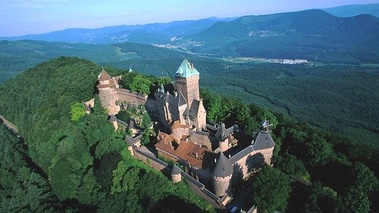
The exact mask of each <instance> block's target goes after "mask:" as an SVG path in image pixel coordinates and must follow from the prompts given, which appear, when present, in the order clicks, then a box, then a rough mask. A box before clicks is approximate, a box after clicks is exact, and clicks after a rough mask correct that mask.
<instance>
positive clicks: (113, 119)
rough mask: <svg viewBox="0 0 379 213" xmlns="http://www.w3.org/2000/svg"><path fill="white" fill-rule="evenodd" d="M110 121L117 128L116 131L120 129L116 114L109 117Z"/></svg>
mask: <svg viewBox="0 0 379 213" xmlns="http://www.w3.org/2000/svg"><path fill="white" fill-rule="evenodd" d="M109 122H110V123H112V125H113V127H114V129H115V131H116V130H117V129H118V123H117V118H116V116H114V115H111V116H110V117H109Z"/></svg>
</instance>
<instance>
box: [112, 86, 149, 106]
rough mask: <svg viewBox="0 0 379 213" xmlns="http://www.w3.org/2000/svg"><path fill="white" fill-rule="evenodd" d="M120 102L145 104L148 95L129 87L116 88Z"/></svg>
mask: <svg viewBox="0 0 379 213" xmlns="http://www.w3.org/2000/svg"><path fill="white" fill-rule="evenodd" d="M116 91H117V94H118V101H119V102H124V101H126V102H128V103H129V104H132V105H144V104H145V102H146V100H147V95H143V94H138V93H136V92H131V91H130V90H128V89H120V88H118V89H116Z"/></svg>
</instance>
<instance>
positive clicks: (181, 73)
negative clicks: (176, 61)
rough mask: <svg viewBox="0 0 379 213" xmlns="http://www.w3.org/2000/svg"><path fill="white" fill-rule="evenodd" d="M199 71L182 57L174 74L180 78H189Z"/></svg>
mask: <svg viewBox="0 0 379 213" xmlns="http://www.w3.org/2000/svg"><path fill="white" fill-rule="evenodd" d="M199 74H200V73H199V72H198V71H197V70H196V69H195V67H193V64H191V63H190V62H189V61H188V60H187V59H184V60H183V62H182V64H181V65H180V66H179V68H178V70H177V71H176V76H177V77H180V78H189V77H192V76H195V75H199Z"/></svg>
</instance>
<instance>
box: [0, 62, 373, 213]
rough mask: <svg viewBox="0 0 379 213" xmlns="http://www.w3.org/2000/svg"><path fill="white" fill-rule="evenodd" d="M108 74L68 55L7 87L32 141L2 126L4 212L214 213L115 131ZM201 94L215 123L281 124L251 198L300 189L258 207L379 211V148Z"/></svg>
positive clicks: (6, 107) (10, 113) (7, 99)
mask: <svg viewBox="0 0 379 213" xmlns="http://www.w3.org/2000/svg"><path fill="white" fill-rule="evenodd" d="M200 68H201V67H199V66H198V69H199V70H201V69H200ZM106 69H107V70H108V72H109V73H110V74H111V75H112V76H116V75H120V74H122V75H124V76H125V77H126V79H129V80H130V79H133V76H134V77H135V76H139V78H138V79H141V77H142V79H153V80H151V82H155V81H157V80H158V79H154V77H153V76H145V75H142V74H138V73H136V72H131V73H129V72H126V71H125V70H124V71H123V70H118V69H116V68H112V67H107V68H106ZM100 70H101V67H100V66H99V65H97V64H95V63H93V62H91V61H88V60H83V59H79V58H71V57H60V58H56V59H52V60H50V61H48V62H44V63H41V64H39V65H37V66H35V67H33V68H31V69H29V70H27V71H26V72H24V73H22V74H20V75H19V76H17V77H15V78H13V79H11V80H9V81H7V82H6V83H5V84H2V85H0V98H1V100H2V101H1V102H0V114H2V115H4V117H6V118H7V119H9V120H10V121H12V122H13V123H15V124H16V125H17V127H18V130H19V134H20V135H21V137H22V138H23V140H20V139H17V138H16V137H14V136H11V135H9V134H7V133H6V130H5V129H4V128H1V129H0V138H1V141H2V142H3V141H4V142H3V143H1V149H0V150H2V152H1V154H2V156H4V159H6V160H4V161H1V168H2V170H1V172H2V173H3V174H5V175H4V181H2V182H1V183H0V184H1V187H0V190H1V193H0V195H1V198H2V200H3V203H5V204H7V205H4V206H1V210H4V211H5V212H7V211H20V210H21V209H27V210H28V211H42V210H44V211H50V212H63V211H66V210H67V209H68V210H72V211H89V210H90V211H97V212H116V211H117V212H119V211H131V212H146V211H158V212H159V211H173V212H176V211H180V210H183V209H182V208H183V206H185V207H186V208H185V209H186V210H188V211H189V212H204V211H205V212H214V210H213V209H212V208H211V207H210V206H209V204H207V203H206V202H205V201H204V200H202V199H199V198H198V197H197V196H195V195H194V194H193V193H192V192H191V191H190V190H189V189H188V186H187V185H186V184H184V183H181V184H175V185H173V184H171V183H170V182H169V180H168V179H167V178H166V177H164V176H163V175H162V174H161V173H159V172H156V171H154V170H152V169H151V168H150V167H149V166H146V165H144V164H142V163H141V162H138V161H136V160H134V158H131V156H130V154H128V153H129V151H128V150H127V145H126V142H125V141H124V140H123V135H124V134H125V132H122V131H114V129H113V126H112V125H111V124H110V123H109V121H107V116H106V112H105V111H104V109H102V108H101V107H100V103H99V100H98V98H97V97H96V95H95V92H96V91H95V89H94V86H95V85H97V82H96V81H97V78H98V74H99V72H100ZM174 71H175V70H174ZM174 71H172V70H171V72H174ZM240 74H241V73H240ZM289 74H290V73H289ZM293 75H296V73H293ZM221 80H222V79H221ZM213 81H214V80H213ZM262 88H263V87H262ZM247 89H248V88H247ZM257 91H258V92H259V91H260V90H257ZM93 96H95V102H94V103H95V105H94V107H93V112H92V113H90V114H88V115H86V114H84V113H83V114H81V115H79V117H75V119H74V118H73V114H74V112H76V111H78V110H79V111H80V109H81V110H82V111H84V107H83V105H82V104H81V102H82V101H84V100H88V99H90V98H92V97H93ZM201 97H202V98H203V99H204V107H206V109H207V112H208V113H211V112H212V110H213V117H214V119H219V121H220V122H225V124H228V123H238V124H239V126H240V127H241V129H245V130H247V129H249V130H252V129H255V128H256V126H259V123H258V122H257V119H261V118H262V117H263V118H269V119H270V122H272V123H273V124H276V125H275V126H273V127H272V129H273V130H272V133H271V134H272V136H273V138H275V149H274V158H273V162H274V163H273V164H274V167H273V168H268V167H264V168H263V169H262V170H260V171H259V172H258V173H257V175H254V176H253V177H251V178H250V179H248V180H246V182H242V183H241V184H242V185H244V186H245V187H248V188H249V189H250V190H251V191H250V193H251V196H252V197H253V198H252V199H250V200H249V201H250V202H251V200H253V199H257V198H258V197H260V196H268V197H270V200H269V201H270V202H279V201H275V200H272V197H273V196H271V193H272V191H273V190H276V189H278V188H279V187H277V185H275V184H274V185H273V184H268V183H272V182H271V181H272V180H273V179H274V181H275V183H282V182H281V180H286V181H285V182H286V184H289V183H291V184H290V188H291V189H286V191H285V192H278V193H280V194H283V193H284V194H287V195H288V196H289V199H284V200H283V199H282V200H280V203H275V204H274V203H268V206H263V205H264V204H265V202H260V205H262V206H261V207H258V208H262V209H264V208H272V206H274V205H275V206H277V207H278V208H280V209H282V210H286V211H288V212H298V211H299V210H300V209H307V210H309V211H311V212H313V211H315V210H318V211H321V212H330V211H333V210H335V211H337V210H339V211H342V212H343V211H346V210H354V211H356V212H365V211H366V212H367V211H370V210H373V211H377V210H378V209H379V206H378V205H377V203H375V202H374V201H375V198H376V196H375V195H377V194H378V187H377V186H378V179H377V177H378V174H379V170H378V169H379V167H378V166H377V163H378V156H379V155H378V153H377V152H378V150H377V149H374V148H371V147H367V146H365V145H362V144H357V143H353V142H351V141H350V140H349V139H346V138H341V137H338V136H336V135H334V134H332V133H330V132H328V131H324V130H320V129H316V128H312V127H309V126H308V125H307V124H306V123H304V122H298V121H293V120H292V119H288V118H286V116H285V115H283V114H281V113H276V112H270V111H269V110H266V109H262V108H260V107H258V106H256V105H254V104H246V103H244V102H242V101H241V100H239V99H237V98H235V97H223V96H220V95H218V94H216V93H212V92H210V91H206V90H205V91H202V92H201ZM78 106H79V107H78ZM80 107H82V108H80ZM222 115H225V116H222ZM220 119H221V120H220ZM9 150H10V151H9ZM15 174H17V175H15ZM14 177H16V178H14ZM281 177H283V178H284V179H283V178H281ZM290 179H292V181H289V180H290ZM157 183H159V184H157ZM35 185H38V186H41V189H40V188H37V187H34V186H35ZM272 186H273V187H274V188H273V187H272ZM250 187H251V188H250ZM290 190H291V191H292V192H291V193H290ZM355 195H360V196H355ZM11 201H13V202H11ZM16 201H18V202H16ZM263 201H267V200H265V199H263ZM161 203H164V204H165V205H163V206H162V205H161ZM168 203H170V204H172V205H166V204H168ZM354 203H364V205H358V206H357V205H352V204H354ZM266 204H267V202H266ZM279 206H280V207H279ZM275 208H276V207H275Z"/></svg>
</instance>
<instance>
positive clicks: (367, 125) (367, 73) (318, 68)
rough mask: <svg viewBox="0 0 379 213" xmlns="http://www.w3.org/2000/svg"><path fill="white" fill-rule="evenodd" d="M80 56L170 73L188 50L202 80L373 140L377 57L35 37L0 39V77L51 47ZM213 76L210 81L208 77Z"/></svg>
mask: <svg viewBox="0 0 379 213" xmlns="http://www.w3.org/2000/svg"><path fill="white" fill-rule="evenodd" d="M61 54H64V55H68V56H80V57H81V58H87V59H89V60H93V61H95V62H96V63H98V64H100V65H101V66H112V67H116V68H119V69H123V70H125V69H129V68H131V69H133V70H138V71H140V72H142V73H144V74H148V75H154V76H166V77H171V78H173V76H172V75H173V74H174V71H175V70H176V69H177V68H178V65H179V64H180V63H181V62H182V60H183V58H185V57H187V58H189V60H190V61H191V62H193V63H194V64H195V67H196V68H197V69H198V70H199V71H200V73H201V77H200V81H201V82H200V83H201V86H202V87H204V88H209V89H211V90H212V91H217V92H219V93H222V94H224V95H226V96H234V97H238V98H241V99H242V100H244V101H245V102H246V103H255V104H257V105H259V106H261V107H264V108H269V109H271V110H273V111H279V112H283V113H285V114H287V115H289V116H291V117H293V118H297V119H300V120H303V121H306V122H308V123H310V124H311V125H313V126H317V127H321V128H323V129H326V130H328V131H330V132H333V133H337V134H339V135H341V136H344V137H348V138H352V139H353V140H354V141H355V142H357V143H363V144H366V145H372V146H374V147H376V148H378V147H379V125H378V123H377V122H376V121H375V118H377V117H379V109H378V108H377V107H376V106H377V104H378V103H379V95H378V93H377V92H376V91H377V90H378V88H379V82H378V80H377V79H379V77H378V71H377V69H378V65H375V64H371V65H370V64H362V65H352V64H349V65H347V64H336V63H330V64H324V63H314V62H311V63H310V64H306V65H286V64H270V63H257V62H251V61H250V62H249V60H236V59H233V60H230V59H218V58H213V57H199V56H196V55H189V54H186V53H184V52H177V51H174V50H168V49H164V48H158V47H153V46H150V45H143V44H134V43H128V42H126V43H121V44H113V45H108V46H107V45H89V44H68V43H49V42H42V41H17V42H9V41H2V42H0V68H1V72H0V82H4V81H5V80H6V79H9V78H10V77H14V76H15V75H16V74H17V73H19V72H21V71H22V70H24V69H26V68H29V67H31V66H33V65H34V64H37V63H39V62H42V61H46V60H48V59H51V58H53V57H56V56H58V55H61ZM215 78H217V79H218V80H217V81H215V80H214V79H215Z"/></svg>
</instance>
